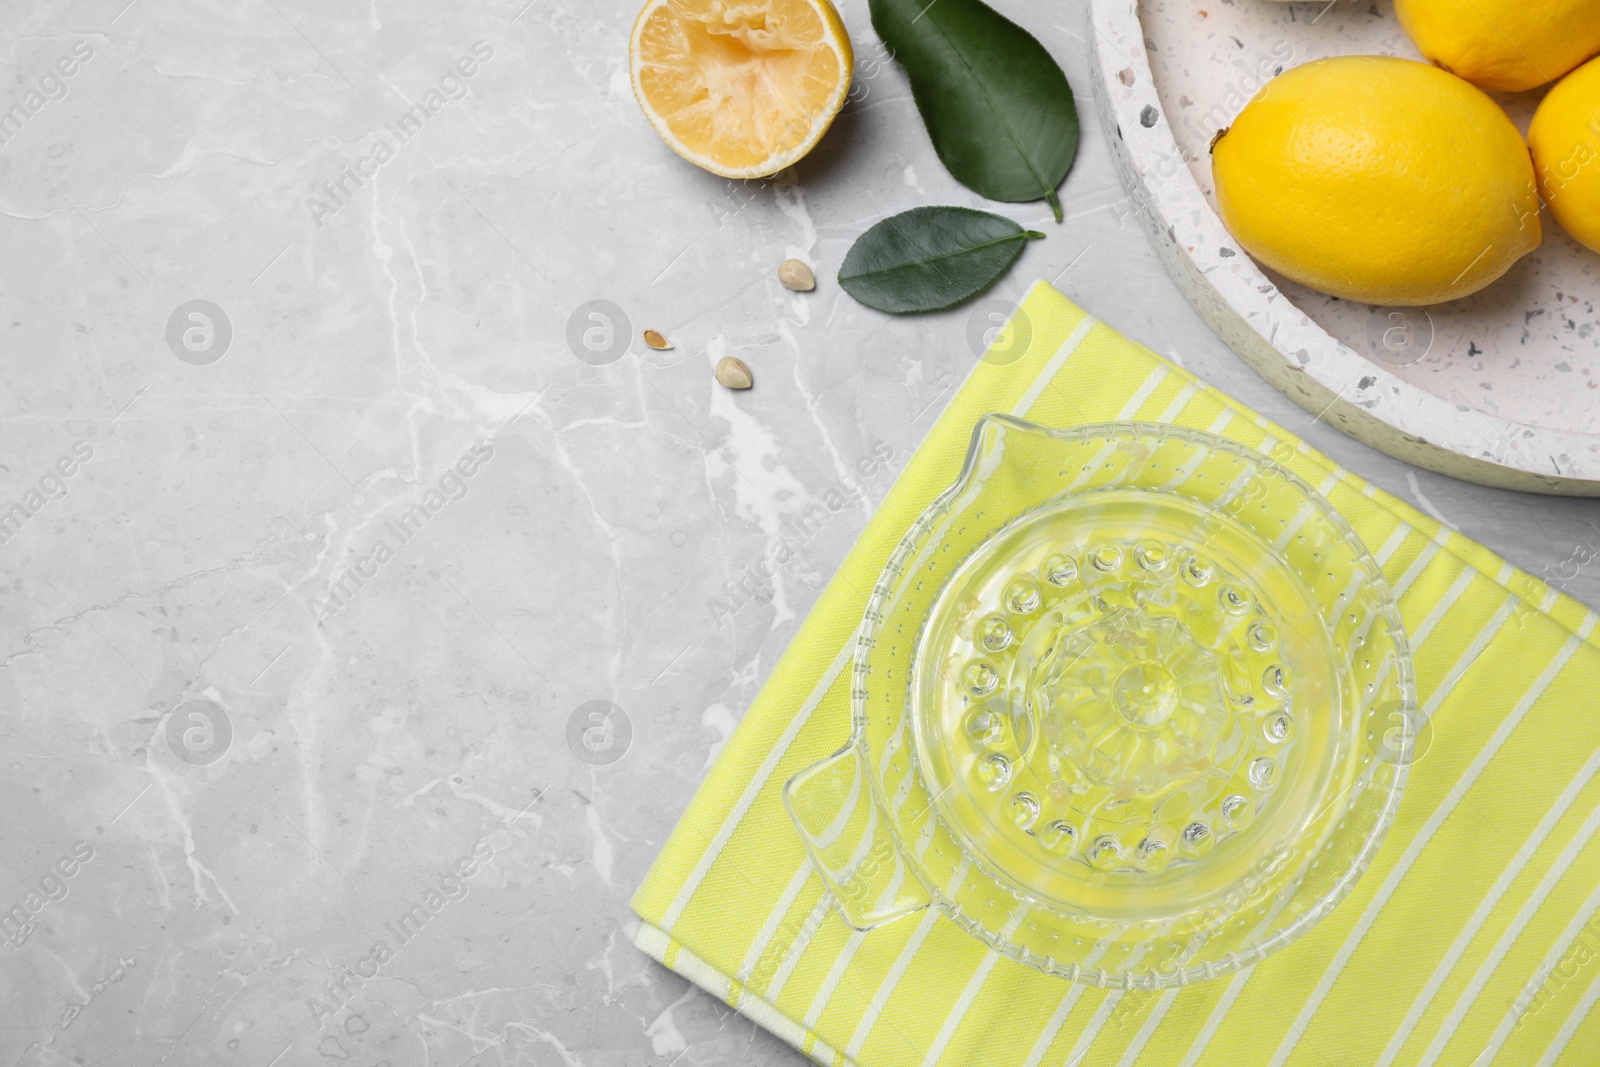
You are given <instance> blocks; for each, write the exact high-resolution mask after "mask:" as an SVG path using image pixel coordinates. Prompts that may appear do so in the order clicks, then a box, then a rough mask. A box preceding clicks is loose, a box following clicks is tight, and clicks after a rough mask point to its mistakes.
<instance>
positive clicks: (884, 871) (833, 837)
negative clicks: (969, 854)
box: [783, 742, 933, 931]
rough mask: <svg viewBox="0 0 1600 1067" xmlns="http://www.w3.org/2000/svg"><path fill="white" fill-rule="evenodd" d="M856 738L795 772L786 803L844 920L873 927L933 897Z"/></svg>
mask: <svg viewBox="0 0 1600 1067" xmlns="http://www.w3.org/2000/svg"><path fill="white" fill-rule="evenodd" d="M867 759H868V757H867V754H866V753H865V752H864V751H862V750H861V749H859V748H858V747H857V746H856V744H855V743H854V742H851V743H850V744H848V745H846V746H845V747H844V748H842V749H840V750H839V751H838V752H835V753H834V754H833V755H831V756H829V757H828V758H827V759H825V760H823V761H822V762H820V763H816V764H813V765H812V766H810V767H807V768H806V769H805V770H803V771H801V772H800V773H799V774H796V775H795V776H794V777H793V778H790V779H789V781H788V782H787V783H786V784H785V785H784V787H783V803H784V806H785V807H786V808H788V809H789V817H790V818H791V819H793V820H794V825H795V828H796V829H797V830H799V831H800V839H801V840H802V841H804V842H805V846H806V851H807V852H809V853H810V854H811V859H812V862H814V863H815V864H816V867H817V873H818V874H820V875H822V880H823V882H824V883H825V884H826V885H827V887H828V889H829V891H831V892H832V893H833V896H834V899H835V900H836V901H837V902H838V904H839V911H840V912H841V913H843V915H844V918H845V921H846V922H847V923H849V924H850V925H851V926H852V927H854V928H855V929H857V930H862V931H865V930H871V929H874V928H875V927H879V926H882V925H883V924H884V923H887V922H890V921H892V920H894V919H898V918H900V917H902V916H905V915H910V914H912V913H913V912H918V911H921V910H922V909H923V908H926V907H927V906H928V905H930V904H932V903H933V897H932V896H931V895H930V894H929V893H928V891H927V888H926V887H925V886H924V885H923V884H922V881H921V880H920V879H919V878H918V877H917V875H916V874H915V873H914V872H912V871H911V870H909V869H908V868H907V866H906V863H905V860H904V859H903V858H902V857H901V856H900V854H899V852H898V851H897V850H896V848H895V845H894V838H893V836H891V828H890V824H889V817H888V813H887V812H886V811H885V810H884V808H883V805H882V804H881V803H880V802H879V801H878V798H877V796H876V791H875V790H873V788H872V785H871V783H870V781H869V780H868V764H867Z"/></svg>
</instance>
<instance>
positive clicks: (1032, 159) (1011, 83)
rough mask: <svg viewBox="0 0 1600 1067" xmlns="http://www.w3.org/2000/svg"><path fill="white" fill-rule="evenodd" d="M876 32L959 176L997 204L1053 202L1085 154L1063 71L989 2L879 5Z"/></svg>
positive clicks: (917, 0) (1057, 206)
mask: <svg viewBox="0 0 1600 1067" xmlns="http://www.w3.org/2000/svg"><path fill="white" fill-rule="evenodd" d="M870 7H871V11H872V27H873V29H875V30H877V31H878V36H879V37H881V38H883V43H884V44H885V45H887V46H888V48H889V51H890V52H891V53H892V54H893V55H894V58H895V60H896V61H897V62H899V64H900V65H901V66H902V67H904V68H905V71H906V74H907V76H908V77H910V79H911V95H912V97H913V98H915V100H916V102H917V110H918V111H920V112H921V113H922V122H923V124H924V125H925V126H927V128H928V136H929V137H931V138H932V139H933V150H934V151H935V152H937V153H938V154H939V160H940V161H941V162H942V163H943V164H944V165H945V169H947V170H948V171H949V172H950V174H951V175H952V176H953V177H954V178H955V179H956V181H958V182H960V183H961V184H962V185H965V186H966V187H967V188H969V189H971V190H972V191H973V192H975V193H978V194H980V195H982V196H986V197H988V198H989V199H990V200H1002V201H1005V202H1007V203H1019V202H1022V201H1025V200H1046V201H1048V202H1049V204H1050V208H1051V210H1052V211H1054V212H1055V216H1056V221H1057V222H1060V221H1061V201H1060V200H1058V199H1057V198H1056V189H1057V187H1058V186H1060V185H1061V182H1062V180H1063V179H1065V178H1066V176H1067V171H1068V170H1070V169H1072V160H1073V158H1074V157H1075V156H1076V155H1077V153H1078V109H1077V107H1076V106H1075V105H1074V104H1073V101H1072V88H1071V86H1069V85H1068V84H1067V76H1066V75H1065V74H1063V73H1062V71H1061V67H1060V66H1059V65H1058V64H1057V63H1056V61H1055V60H1054V59H1052V58H1050V53H1049V52H1047V51H1045V49H1044V45H1042V44H1040V43H1039V42H1038V40H1037V39H1035V38H1034V36H1033V35H1032V34H1030V33H1029V32H1028V31H1027V30H1024V29H1023V28H1022V27H1021V26H1018V25H1017V24H1016V23H1014V22H1012V21H1011V20H1010V19H1007V18H1006V17H1005V16H1003V15H1001V14H1000V13H999V12H998V11H996V10H994V8H992V7H989V6H988V5H987V4H984V3H982V2H981V0H931V2H930V0H871V4H870Z"/></svg>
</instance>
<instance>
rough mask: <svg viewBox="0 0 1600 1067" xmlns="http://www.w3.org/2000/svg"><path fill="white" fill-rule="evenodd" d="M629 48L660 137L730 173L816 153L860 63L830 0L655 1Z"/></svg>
mask: <svg viewBox="0 0 1600 1067" xmlns="http://www.w3.org/2000/svg"><path fill="white" fill-rule="evenodd" d="M628 56H629V61H630V66H631V68H632V73H633V91H634V95H635V96H637V97H638V99H639V106H640V107H642V108H643V109H644V113H645V117H646V118H648V119H649V120H650V124H651V125H652V126H654V127H655V129H656V132H657V133H659V134H660V135H661V139H662V140H664V141H666V142H667V146H668V147H670V148H671V149H672V150H673V151H674V152H676V153H678V155H680V156H682V157H683V158H684V159H687V160H688V161H689V162H691V163H693V164H695V165H696V166H699V167H704V168H705V169H706V170H709V171H711V172H712V173H713V174H720V175H722V176H723V177H726V178H760V177H766V176H767V175H769V174H776V173H777V172H778V171H780V170H782V169H783V168H784V167H787V166H789V165H790V164H792V163H794V162H795V161H797V160H799V159H800V158H801V157H802V156H804V155H805V154H806V153H807V152H809V151H811V149H812V148H813V147H815V146H816V143H817V142H818V141H819V140H821V139H822V135H823V134H824V133H826V132H827V129H828V126H829V125H830V124H831V123H832V122H833V118H834V116H835V115H837V114H838V113H839V109H840V108H841V107H842V106H843V105H844V100H845V95H846V94H847V93H848V92H849V90H850V68H851V65H852V64H853V63H854V61H855V60H854V54H853V53H852V52H851V49H850V38H849V36H848V35H847V34H846V33H845V28H844V23H843V22H841V21H840V19H839V13H838V12H837V11H835V10H834V8H833V5H832V4H831V3H829V2H828V0H763V2H750V0H651V2H650V3H648V4H646V5H645V8H644V10H643V11H641V12H640V13H639V18H638V21H637V22H635V23H634V26H633V37H632V40H631V42H630V43H629V47H628Z"/></svg>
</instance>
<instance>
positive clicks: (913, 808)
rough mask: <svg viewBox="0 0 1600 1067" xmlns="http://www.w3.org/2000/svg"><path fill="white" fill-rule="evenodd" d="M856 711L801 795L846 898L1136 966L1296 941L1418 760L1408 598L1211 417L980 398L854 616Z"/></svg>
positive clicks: (1111, 976) (1065, 959)
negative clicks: (1028, 410) (974, 416)
mask: <svg viewBox="0 0 1600 1067" xmlns="http://www.w3.org/2000/svg"><path fill="white" fill-rule="evenodd" d="M853 702H854V733H853V736H852V737H851V739H850V741H849V742H848V743H847V744H846V745H845V746H844V747H843V748H842V749H840V750H839V751H838V752H837V753H835V754H834V755H833V756H830V757H829V758H828V759H826V760H823V761H822V762H821V763H818V764H816V765H815V766H812V767H810V768H808V769H806V770H804V771H802V772H800V773H799V774H797V775H795V776H794V777H793V778H791V779H790V780H789V782H788V783H787V784H786V786H785V788H784V802H785V804H786V805H787V807H788V809H789V813H790V815H791V816H792V817H793V819H794V822H795V825H796V826H797V828H798V829H799V831H800V834H801V837H802V838H803V839H804V840H805V843H806V847H807V849H808V851H809V852H810V854H811V857H812V859H813V860H814V862H815V864H816V867H817V869H818V871H819V872H820V873H821V875H822V877H823V879H824V880H825V882H826V883H827V885H828V887H829V889H830V890H831V892H832V894H833V895H834V897H835V898H836V901H837V904H838V907H839V910H840V911H841V912H842V913H843V915H844V917H845V919H846V921H848V922H849V923H850V925H851V926H853V927H855V928H856V929H858V930H871V929H873V928H875V927H878V926H880V925H882V924H884V923H887V922H890V921H893V920H895V919H898V918H901V917H903V916H906V915H910V914H912V913H915V912H918V911H922V910H923V909H926V908H929V907H933V908H937V909H941V910H942V911H943V912H944V913H945V914H947V915H948V916H949V917H950V918H951V919H953V920H955V921H956V922H957V923H959V924H961V925H962V926H963V927H964V928H966V929H967V930H968V931H969V932H970V933H972V934H973V935H975V936H976V937H978V938H981V939H982V940H983V941H985V942H987V943H988V944H989V945H990V946H991V947H993V948H994V949H995V950H997V951H999V952H1002V953H1004V954H1006V955H1008V956H1011V957H1013V958H1015V959H1017V960H1019V961H1021V962H1023V963H1025V964H1029V965H1031V966H1033V967H1036V968H1038V969H1040V970H1043V971H1046V972H1049V973H1052V974H1058V975H1062V976H1064V977H1067V978H1070V979H1074V980H1077V981H1083V982H1088V983H1092V984H1096V985H1106V986H1117V987H1121V988H1158V987H1165V986H1171V985H1178V984H1183V983H1186V982H1190V981H1194V980H1197V979H1201V978H1207V977H1211V976H1214V975H1216V974H1220V973H1224V972H1227V971H1230V970H1233V969H1235V968H1238V967H1240V966H1243V965H1247V964H1249V963H1251V962H1254V961H1255V960H1257V959H1259V958H1261V957H1262V956H1264V955H1265V954H1267V953H1269V952H1271V951H1273V950H1275V949H1277V948H1279V947H1281V946H1282V945H1284V944H1286V943H1288V942H1289V941H1291V940H1292V939H1293V938H1295V937H1296V936H1298V935H1299V934H1300V933H1302V932H1304V931H1305V930H1306V929H1307V928H1308V927H1310V926H1311V925H1312V924H1313V923H1315V922H1316V921H1317V920H1318V919H1319V918H1321V917H1322V916H1323V915H1325V914H1327V912H1328V911H1329V910H1331V909H1332V908H1333V907H1334V906H1335V905H1336V904H1337V903H1338V901H1339V900H1340V899H1341V898H1342V897H1343V896H1344V894H1345V893H1346V892H1347V891H1348V890H1349V888H1350V886H1351V885H1352V884H1353V883H1354V882H1355V880H1356V878H1358V877H1359V876H1360V874H1361V872H1362V871H1363V870H1364V869H1365V868H1366V866H1367V864H1368V862H1369V861H1370V859H1371V857H1372V855H1373V853H1374V852H1375V851H1376V849H1377V847H1378V845H1379V843H1380V841H1381V839H1382V837H1383V834H1384V832H1385V830H1386V829H1387V827H1388V825H1389V822H1390V819H1391V817H1392V815H1393V812H1394V809H1395V807H1396V805H1397V804H1398V802H1399V798H1400V794H1401V790H1402V788H1403V786H1404V782H1405V778H1406V771H1407V765H1408V763H1409V762H1410V760H1409V759H1408V758H1406V757H1407V754H1408V753H1409V751H1410V747H1409V746H1410V740H1411V739H1410V737H1409V736H1408V731H1409V730H1410V729H1411V724H1412V723H1413V721H1414V711H1415V687H1414V683H1413V678H1412V671H1411V660H1410V654H1409V651H1408V649H1407V645H1406V638H1405V633H1404V630H1403V628H1402V625H1401V621H1400V615H1399V611H1398V609H1397V607H1396V604H1395V601H1394V597H1393V594H1392V593H1391V592H1390V590H1389V587H1388V585H1387V584H1386V583H1385V581H1384V579H1383V576H1382V574H1381V573H1380V572H1379V570H1378V567H1377V564H1376V563H1375V562H1374V561H1373V560H1372V558H1371V556H1370V555H1369V554H1368V552H1367V550H1366V548H1365V547H1364V546H1363V545H1362V543H1361V541H1360V540H1359V538H1358V537H1357V536H1356V534H1355V532H1354V531H1353V530H1351V529H1350V527H1349V525H1348V524H1347V523H1346V522H1345V521H1344V519H1343V518H1342V517H1341V516H1340V515H1339V514H1338V513H1337V512H1335V511H1334V510H1333V509H1332V507H1331V506H1330V505H1329V504H1328V502H1327V501H1326V500H1324V499H1323V498H1322V497H1321V496H1319V495H1318V494H1317V493H1316V492H1315V491H1314V490H1313V489H1312V488H1311V487H1309V486H1308V485H1306V484H1305V483H1304V482H1303V481H1301V480H1300V479H1299V478H1297V477H1296V476H1295V475H1293V474H1292V473H1290V472H1289V471H1288V470H1287V469H1285V468H1284V467H1283V466H1281V465H1279V464H1278V463H1276V462H1274V461H1272V460H1271V459H1269V458H1267V457H1266V456H1264V455H1262V454H1260V453H1259V452H1256V451H1254V450H1251V449H1247V448H1244V447H1242V446H1240V445H1238V444H1236V443H1234V442H1232V441H1228V440H1226V439H1224V438H1220V437H1216V436H1214V435H1211V434H1206V433H1201V432H1197V431H1193V430H1185V429H1179V428H1175V427H1171V426H1163V425H1155V424H1139V423H1120V424H1105V425H1097V426H1084V427H1079V428H1076V429H1071V430H1049V429H1045V428H1043V427H1040V426H1035V425H1032V424H1030V423H1027V422H1024V421H1021V420H1019V419H1015V418H1011V417H1009V416H1006V415H989V416H986V417H984V418H983V419H982V420H981V421H980V422H979V423H978V426H977V428H976V430H975V432H974V435H973V440H972V445H971V447H970V449H969V450H968V453H967V457H966V462H965V465H964V467H963V469H962V472H961V475H960V477H959V479H958V480H957V481H956V483H955V485H953V486H952V487H951V488H950V489H948V490H947V491H945V492H944V494H943V495H941V496H940V497H939V498H938V499H937V500H936V501H934V503H933V504H932V505H931V506H930V507H929V508H928V510H927V511H926V512H924V513H923V515H922V516H921V517H920V518H919V519H918V520H917V521H916V522H915V523H914V524H913V525H912V527H911V528H910V530H909V531H908V532H907V533H906V535H905V537H904V538H903V539H902V540H901V542H900V544H899V545H898V546H897V547H896V549H895V551H894V553H893V555H892V556H891V557H890V559H889V562H888V564H887V566H886V567H885V568H884V571H883V574H882V575H881V576H880V578H879V579H878V582H877V584H876V585H875V586H874V588H873V591H872V595H871V598H870V600H869V602H868V606H867V610H866V615H865V619H864V620H863V622H862V625H861V628H860V630H859V632H858V635H857V639H856V650H855V663H854V676H853Z"/></svg>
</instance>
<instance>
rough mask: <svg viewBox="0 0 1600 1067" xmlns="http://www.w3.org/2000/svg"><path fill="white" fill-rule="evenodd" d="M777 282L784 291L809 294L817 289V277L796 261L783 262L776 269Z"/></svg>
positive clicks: (809, 269)
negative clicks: (789, 290)
mask: <svg viewBox="0 0 1600 1067" xmlns="http://www.w3.org/2000/svg"><path fill="white" fill-rule="evenodd" d="M778 280H779V281H780V282H782V283H783V286H784V288H785V289H793V290H794V291H795V292H797V293H809V292H810V291H811V290H813V289H815V288H816V287H817V276H816V275H815V274H812V273H811V268H810V267H808V266H806V265H805V264H804V263H802V262H800V261H799V260H798V259H786V260H784V261H783V263H782V264H781V265H780V266H779V267H778Z"/></svg>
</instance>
